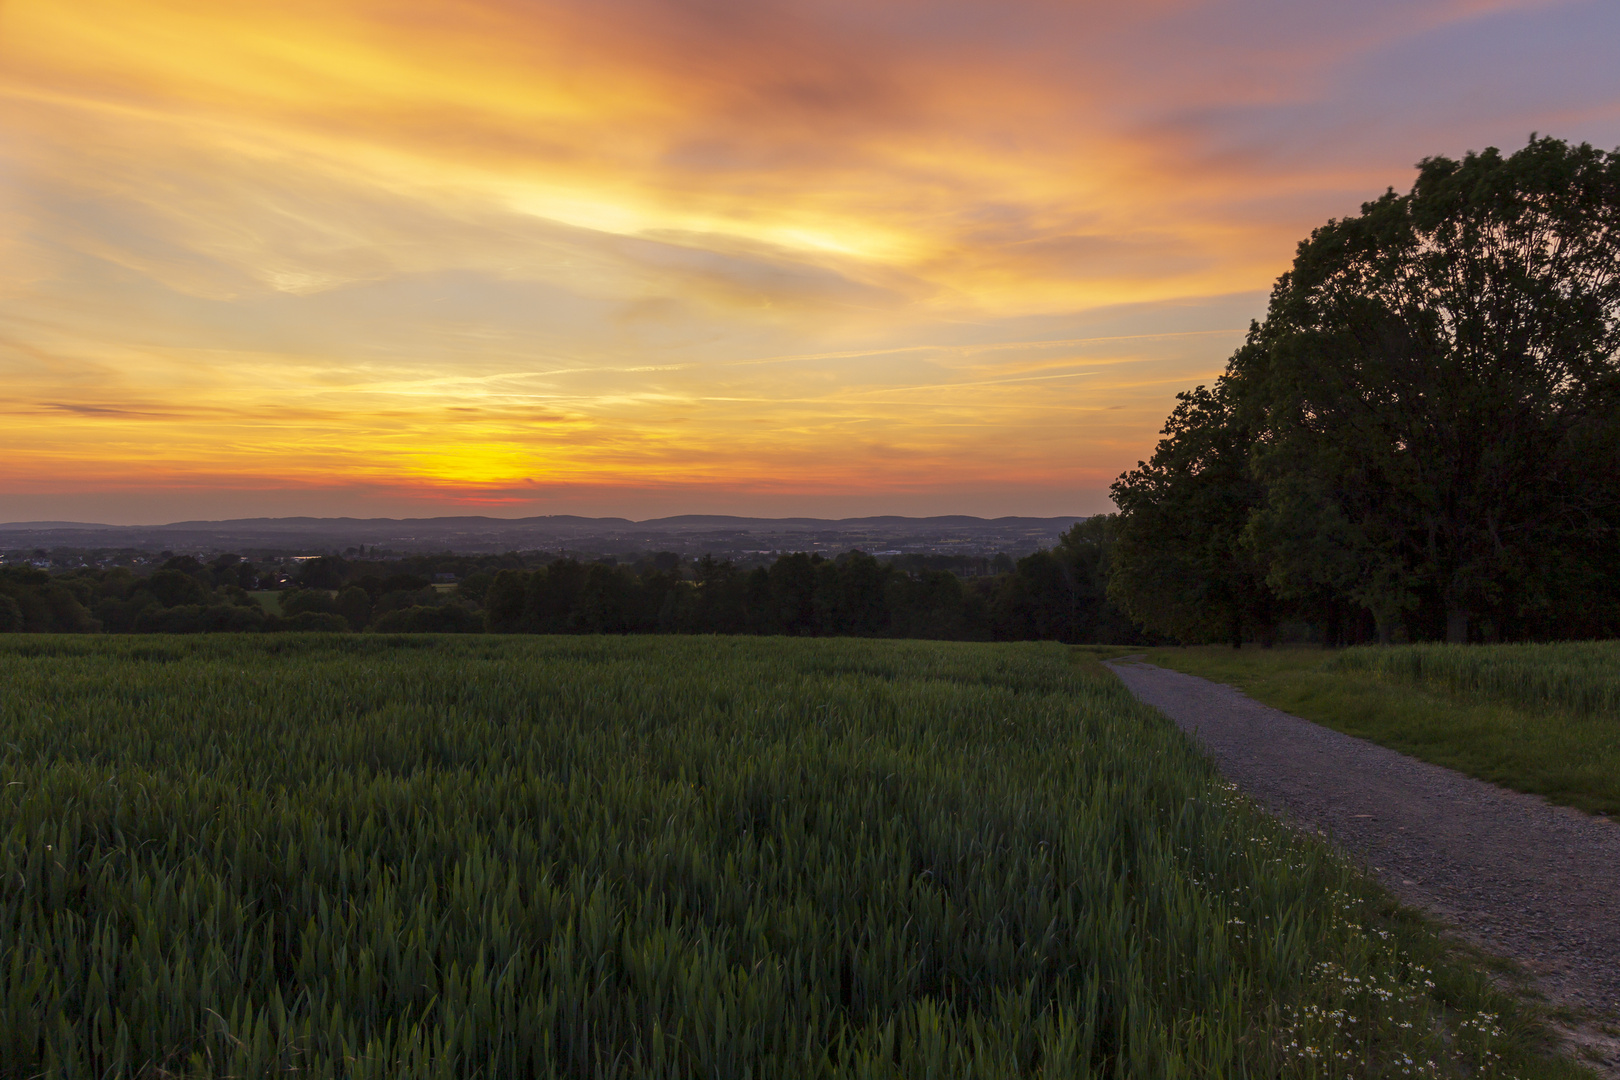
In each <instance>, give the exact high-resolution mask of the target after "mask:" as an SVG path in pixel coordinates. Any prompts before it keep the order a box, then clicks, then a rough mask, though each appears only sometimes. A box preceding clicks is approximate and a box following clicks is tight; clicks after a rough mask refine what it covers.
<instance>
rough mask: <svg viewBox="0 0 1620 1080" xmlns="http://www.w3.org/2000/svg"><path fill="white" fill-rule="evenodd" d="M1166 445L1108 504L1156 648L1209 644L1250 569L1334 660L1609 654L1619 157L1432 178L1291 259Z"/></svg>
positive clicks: (1137, 609)
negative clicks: (1388, 646) (1362, 624)
mask: <svg viewBox="0 0 1620 1080" xmlns="http://www.w3.org/2000/svg"><path fill="white" fill-rule="evenodd" d="M1165 436H1166V438H1165V440H1164V441H1163V442H1161V443H1160V446H1159V451H1158V453H1156V454H1155V458H1154V461H1153V462H1152V463H1149V464H1147V465H1144V466H1142V467H1141V468H1139V469H1138V470H1137V471H1135V472H1133V473H1130V474H1128V475H1126V476H1124V477H1122V478H1121V479H1120V481H1119V482H1118V483H1117V484H1116V485H1115V489H1114V490H1115V498H1116V501H1117V502H1118V503H1119V505H1120V508H1121V510H1122V512H1124V515H1125V519H1126V520H1125V523H1124V526H1123V528H1122V535H1121V540H1120V547H1121V552H1122V557H1121V559H1120V560H1119V562H1118V564H1117V565H1118V566H1119V567H1120V570H1119V572H1118V574H1117V584H1116V588H1115V595H1116V597H1117V598H1118V599H1119V600H1120V602H1121V603H1122V604H1123V605H1124V606H1126V607H1127V608H1129V609H1130V610H1132V612H1133V614H1135V616H1136V617H1137V618H1138V619H1139V620H1141V621H1142V622H1143V623H1144V624H1146V625H1149V626H1153V627H1157V628H1159V629H1163V630H1166V631H1167V632H1170V633H1176V634H1178V635H1179V636H1182V637H1184V638H1188V639H1190V640H1198V639H1200V638H1201V639H1203V640H1209V639H1210V638H1212V637H1213V634H1211V633H1208V632H1204V633H1198V625H1197V624H1198V620H1199V619H1200V618H1201V617H1203V614H1204V613H1205V612H1208V611H1211V610H1212V609H1214V608H1223V607H1226V608H1229V607H1230V605H1223V603H1222V600H1223V594H1224V593H1225V592H1226V591H1229V590H1230V589H1231V587H1232V583H1233V581H1234V574H1233V565H1234V564H1236V565H1237V566H1238V567H1239V569H1242V564H1243V563H1244V561H1245V559H1247V560H1250V561H1252V563H1253V565H1254V566H1255V567H1257V568H1258V572H1259V574H1260V575H1261V576H1262V577H1263V579H1264V581H1263V584H1264V586H1265V587H1266V588H1267V589H1269V590H1270V591H1271V592H1272V593H1274V594H1275V597H1276V598H1277V599H1280V600H1282V601H1285V602H1286V603H1287V604H1288V605H1289V606H1291V608H1292V609H1293V610H1294V611H1295V612H1296V613H1297V614H1300V615H1304V616H1306V617H1310V618H1313V619H1315V620H1317V621H1318V622H1320V623H1322V624H1324V625H1326V626H1330V627H1331V628H1332V629H1333V633H1332V634H1331V635H1329V636H1331V637H1337V638H1344V637H1349V638H1351V639H1354V638H1355V637H1356V636H1357V634H1356V632H1355V631H1353V630H1347V628H1348V627H1353V625H1354V624H1355V622H1356V620H1357V619H1359V618H1360V617H1361V614H1362V613H1364V614H1365V616H1366V618H1367V619H1369V620H1370V621H1371V623H1372V624H1373V625H1374V626H1375V627H1376V628H1377V633H1378V635H1379V637H1380V639H1381V640H1384V641H1389V640H1391V639H1393V638H1395V637H1396V636H1398V635H1401V634H1404V635H1405V636H1407V637H1408V638H1410V639H1413V640H1419V639H1434V638H1444V639H1446V640H1450V641H1458V642H1460V641H1466V640H1478V639H1480V638H1482V637H1493V636H1494V637H1506V638H1522V637H1535V638H1549V637H1578V636H1600V635H1612V634H1614V633H1616V632H1620V573H1617V571H1616V569H1615V568H1616V566H1617V564H1620V560H1617V558H1616V556H1617V555H1620V484H1617V483H1616V479H1615V478H1616V477H1617V476H1620V153H1615V154H1606V153H1603V152H1600V151H1597V150H1594V149H1593V148H1592V147H1590V146H1587V145H1584V144H1583V145H1580V146H1570V145H1568V144H1566V143H1563V142H1560V141H1558V140H1555V139H1532V140H1531V141H1530V143H1529V145H1527V146H1526V147H1524V148H1523V149H1522V150H1520V151H1518V152H1517V153H1515V154H1512V155H1511V156H1506V157H1504V156H1503V155H1502V154H1501V153H1499V152H1498V151H1496V150H1494V149H1491V150H1487V151H1485V152H1484V153H1481V154H1469V155H1468V156H1467V157H1466V158H1464V159H1463V160H1462V161H1460V162H1459V161H1453V160H1450V159H1446V158H1431V159H1429V160H1426V161H1424V162H1423V163H1422V164H1421V165H1420V166H1419V174H1418V178H1417V181H1416V182H1415V184H1414V185H1413V188H1412V190H1411V191H1410V192H1409V193H1407V194H1405V195H1397V194H1395V193H1394V192H1393V191H1391V192H1389V193H1388V194H1386V195H1385V196H1384V197H1382V198H1381V199H1378V200H1376V201H1374V202H1370V203H1367V204H1365V205H1364V206H1363V207H1362V210H1361V213H1360V214H1359V215H1357V216H1354V217H1350V218H1346V219H1344V220H1342V221H1330V222H1329V223H1328V224H1327V225H1325V226H1323V227H1322V228H1320V229H1317V230H1316V231H1315V232H1313V233H1312V234H1311V237H1310V238H1309V239H1308V240H1306V241H1305V242H1304V243H1302V244H1301V245H1300V247H1299V251H1298V254H1297V255H1296V257H1295V259H1294V263H1293V267H1292V269H1291V270H1290V271H1289V272H1288V273H1287V274H1285V275H1283V277H1282V278H1281V279H1279V281H1278V283H1277V286H1276V288H1275V289H1274V291H1273V293H1272V297H1271V302H1270V306H1269V309H1268V312H1267V316H1266V321H1265V323H1264V325H1262V326H1256V327H1254V328H1253V329H1252V331H1251V333H1250V335H1249V339H1248V341H1247V342H1246V343H1245V345H1244V346H1243V348H1241V349H1239V350H1238V352H1237V353H1236V354H1235V355H1234V356H1233V358H1232V360H1231V362H1230V363H1229V365H1228V367H1227V372H1226V375H1225V376H1224V377H1223V378H1222V380H1221V382H1220V384H1219V385H1218V387H1217V388H1216V389H1215V390H1213V391H1206V390H1204V389H1203V388H1200V389H1199V390H1197V391H1194V392H1193V394H1191V395H1183V396H1182V404H1181V405H1180V406H1178V408H1177V410H1176V413H1175V414H1174V415H1173V416H1172V417H1171V420H1170V423H1169V424H1168V425H1167V426H1166V429H1165ZM1211 504H1214V506H1213V509H1212V508H1211ZM1211 549H1213V554H1212V553H1211ZM1227 558H1230V560H1231V562H1230V563H1229V562H1227V561H1223V560H1226V559H1227ZM1160 570H1162V571H1166V572H1169V573H1171V574H1173V575H1176V578H1175V580H1174V581H1173V582H1172V583H1171V584H1169V585H1166V584H1165V582H1164V580H1163V578H1162V577H1160V576H1159V574H1158V573H1156V571H1160ZM1211 597H1213V598H1214V601H1213V602H1212V600H1211ZM1276 610H1279V611H1280V610H1281V609H1280V608H1277V609H1276Z"/></svg>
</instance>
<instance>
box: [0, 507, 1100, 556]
mask: <svg viewBox="0 0 1620 1080" xmlns="http://www.w3.org/2000/svg"><path fill="white" fill-rule="evenodd" d="M1081 520H1084V519H1083V518H1082V517H1053V518H1036V517H1001V518H978V517H970V516H967V515H961V514H951V515H945V516H940V517H922V518H911V517H899V516H895V515H882V516H876V517H861V518H837V519H832V518H809V517H792V518H755V517H735V516H729V515H723V514H680V515H676V516H674V517H665V518H653V519H650V520H647V521H631V520H630V519H628V518H618V517H608V518H589V517H579V516H577V515H573V514H555V515H546V516H541V517H526V518H493V517H478V516H457V517H433V518H348V517H339V518H314V517H288V518H238V519H233V520H228V521H177V522H173V523H171V524H168V525H99V524H94V523H87V522H72V521H23V522H11V523H6V524H0V548H5V549H11V550H16V549H21V548H60V547H69V548H91V549H107V548H133V549H140V550H151V551H159V550H172V551H188V552H207V551H226V550H237V549H240V550H243V551H250V550H251V551H280V552H288V551H293V550H299V551H308V552H324V551H339V552H341V551H345V550H347V549H349V548H353V547H358V546H361V545H364V546H365V547H367V548H374V547H377V548H382V549H384V550H391V551H399V552H410V551H444V550H452V551H462V552H486V551H513V550H517V551H528V550H545V549H551V548H561V549H566V550H569V551H577V552H582V553H601V554H614V553H620V554H630V553H636V552H645V551H658V550H666V549H667V550H671V551H678V552H685V553H700V552H704V551H708V552H713V553H714V554H716V555H725V554H730V553H734V552H758V551H778V550H791V551H812V550H827V551H832V550H838V551H844V550H848V549H849V548H852V547H861V548H864V549H867V550H874V549H878V548H882V549H885V550H894V551H904V552H951V553H960V554H988V553H993V552H999V551H1005V552H1008V553H1009V554H1027V553H1028V552H1030V551H1034V550H1035V549H1036V548H1040V547H1050V546H1051V545H1052V544H1054V543H1056V542H1057V538H1058V537H1059V536H1060V535H1061V534H1062V533H1063V531H1064V530H1066V529H1068V528H1069V527H1070V526H1071V525H1073V524H1074V523H1075V522H1077V521H1081Z"/></svg>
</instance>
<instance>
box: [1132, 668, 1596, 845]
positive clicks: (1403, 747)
mask: <svg viewBox="0 0 1620 1080" xmlns="http://www.w3.org/2000/svg"><path fill="white" fill-rule="evenodd" d="M1146 658H1147V660H1148V661H1149V662H1150V663H1154V664H1159V665H1162V666H1164V667H1169V668H1175V669H1176V670H1178V671H1185V672H1188V673H1189V674H1193V675H1202V676H1204V677H1205V678H1210V679H1215V680H1217V681H1220V682H1225V683H1229V684H1231V685H1233V686H1237V687H1239V688H1241V689H1242V690H1244V691H1245V692H1246V693H1248V694H1250V695H1251V696H1253V697H1255V698H1257V699H1258V700H1260V701H1263V702H1265V703H1266V704H1268V705H1272V706H1274V707H1276V708H1279V709H1283V710H1285V711H1287V712H1291V713H1293V714H1295V715H1297V716H1303V717H1305V718H1306V719H1308V720H1314V721H1316V722H1317V723H1320V724H1324V725H1326V726H1328V727H1331V728H1334V729H1336V730H1338V731H1343V732H1345V733H1346V734H1350V735H1356V736H1359V737H1360V738H1364V739H1369V740H1371V741H1373V742H1376V743H1380V744H1382V745H1384V746H1388V747H1391V748H1393V749H1396V750H1400V751H1402V752H1404V753H1407V754H1411V755H1412V756H1413V757H1418V758H1422V759H1423V760H1425V761H1432V762H1434V763H1435V764H1437V765H1445V766H1448V767H1450V768H1453V769H1457V770H1459V771H1461V772H1465V773H1468V774H1469V775H1471V776H1477V777H1479V778H1481V779H1483V780H1489V781H1491V782H1493V783H1497V784H1501V785H1503V786H1505V787H1510V788H1514V789H1516V790H1519V791H1527V792H1531V793H1533V794H1537V795H1544V796H1546V797H1547V798H1549V799H1551V800H1553V801H1554V802H1558V803H1563V804H1565V805H1568V806H1575V807H1579V808H1580V809H1582V810H1588V811H1594V812H1599V813H1605V814H1620V642H1599V643H1569V644H1557V645H1488V646H1482V645H1402V646H1394V647H1385V648H1378V647H1362V648H1355V649H1345V650H1343V651H1340V652H1327V651H1324V650H1321V649H1242V650H1233V649H1230V648H1223V647H1218V646H1205V647H1201V648H1191V649H1153V650H1148V651H1147V654H1146Z"/></svg>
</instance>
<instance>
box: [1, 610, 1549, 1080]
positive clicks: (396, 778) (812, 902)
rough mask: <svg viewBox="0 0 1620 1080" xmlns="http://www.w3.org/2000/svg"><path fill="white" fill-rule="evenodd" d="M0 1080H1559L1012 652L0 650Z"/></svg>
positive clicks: (1469, 979)
mask: <svg viewBox="0 0 1620 1080" xmlns="http://www.w3.org/2000/svg"><path fill="white" fill-rule="evenodd" d="M0 784H3V786H0V1075H4V1076H6V1077H27V1076H48V1077H86V1078H88V1077H97V1078H100V1077H122V1076H130V1077H135V1076H153V1077H156V1076H217V1077H222V1076H239V1077H251V1076H265V1075H277V1074H282V1073H285V1074H289V1075H292V1074H296V1075H298V1076H300V1077H303V1076H309V1077H487V1078H497V1077H553V1076H556V1077H581V1078H585V1077H591V1078H595V1077H603V1078H610V1077H669V1078H675V1077H712V1078H733V1077H736V1078H742V1077H755V1078H761V1080H766V1078H777V1077H986V1078H988V1077H1049V1078H1056V1077H1088V1076H1109V1077H1144V1078H1146V1077H1155V1078H1159V1077H1225V1076H1300V1077H1334V1076H1499V1075H1500V1076H1505V1075H1518V1076H1574V1075H1579V1074H1578V1073H1576V1072H1575V1071H1574V1069H1573V1067H1572V1066H1569V1065H1567V1064H1564V1063H1563V1062H1561V1061H1559V1060H1556V1059H1552V1058H1549V1057H1546V1056H1544V1055H1543V1052H1542V1048H1541V1047H1542V1044H1541V1041H1540V1040H1541V1039H1542V1036H1541V1035H1540V1034H1539V1032H1540V1029H1539V1028H1538V1027H1537V1026H1536V1025H1537V1021H1536V1020H1535V1018H1534V1017H1533V1016H1532V1015H1530V1014H1529V1013H1528V1012H1526V1011H1525V1010H1524V1009H1523V1008H1521V1007H1520V1006H1519V1005H1518V1004H1516V1002H1515V1000H1514V999H1511V998H1509V997H1506V996H1504V995H1503V994H1502V993H1500V992H1499V991H1497V990H1495V989H1493V986H1492V984H1491V982H1490V981H1489V980H1487V979H1486V978H1485V977H1484V976H1483V975H1482V974H1481V973H1480V972H1479V971H1478V970H1477V969H1475V968H1473V967H1470V966H1469V965H1468V964H1467V963H1465V962H1464V961H1462V960H1460V959H1458V958H1457V957H1456V956H1455V954H1454V953H1452V952H1451V951H1449V950H1448V949H1447V948H1446V947H1445V946H1444V945H1443V944H1442V943H1441V942H1440V941H1439V939H1438V938H1437V937H1436V936H1435V933H1434V932H1433V930H1432V929H1431V928H1429V927H1428V926H1427V925H1425V924H1423V923H1421V922H1420V921H1418V920H1416V918H1415V917H1413V916H1411V915H1409V914H1408V913H1404V912H1402V911H1400V910H1399V909H1397V908H1396V907H1395V906H1394V905H1393V904H1392V903H1391V902H1390V901H1389V899H1388V898H1387V897H1386V896H1384V895H1383V894H1382V893H1380V892H1379V891H1378V890H1377V888H1376V887H1375V886H1373V885H1371V884H1370V883H1368V882H1366V881H1365V880H1363V879H1361V878H1359V877H1357V876H1356V874H1355V873H1354V872H1353V871H1352V870H1351V869H1350V868H1349V867H1348V866H1347V865H1346V864H1344V863H1343V862H1341V861H1339V860H1338V859H1337V858H1335V857H1334V856H1333V855H1332V854H1331V853H1330V852H1329V851H1328V849H1327V848H1326V847H1324V846H1322V845H1321V844H1320V843H1319V842H1318V841H1317V840H1315V839H1314V838H1307V837H1303V836H1300V835H1298V834H1296V833H1294V832H1292V831H1291V830H1289V829H1288V828H1286V827H1285V826H1283V825H1282V824H1280V823H1278V822H1276V821H1275V820H1273V819H1272V818H1270V817H1268V816H1266V815H1264V814H1262V813H1260V812H1258V811H1257V810H1255V809H1254V808H1252V807H1251V806H1250V805H1248V804H1247V802H1246V801H1244V800H1243V799H1241V798H1240V797H1239V796H1238V795H1236V794H1235V793H1234V792H1233V791H1232V790H1231V789H1230V788H1228V787H1227V786H1226V785H1225V784H1223V783H1222V782H1221V780H1220V778H1219V777H1218V776H1217V775H1216V774H1215V772H1214V771H1213V769H1212V768H1211V766H1210V765H1209V764H1208V763H1207V762H1206V761H1205V760H1204V759H1203V758H1202V757H1200V756H1199V754H1198V753H1197V752H1196V750H1195V749H1194V748H1193V746H1192V744H1191V743H1190V742H1189V741H1188V740H1186V739H1185V738H1184V737H1183V736H1182V735H1181V734H1180V733H1179V732H1178V731H1176V730H1175V729H1174V727H1173V726H1172V725H1171V724H1169V722H1168V721H1166V720H1164V719H1163V718H1162V717H1161V716H1159V715H1158V714H1157V713H1155V712H1153V711H1152V710H1149V709H1146V708H1145V707H1142V706H1140V705H1138V704H1137V703H1136V702H1135V701H1134V700H1133V699H1131V698H1130V696H1129V695H1128V693H1127V692H1126V691H1125V690H1124V688H1123V687H1122V686H1121V685H1120V684H1119V683H1118V682H1117V681H1116V680H1114V679H1113V677H1112V676H1111V675H1109V674H1108V673H1107V672H1106V670H1104V669H1103V668H1101V667H1100V666H1099V665H1098V664H1097V663H1096V662H1095V661H1094V660H1092V659H1089V658H1087V657H1084V656H1081V655H1079V654H1078V653H1077V652H1076V651H1075V650H1072V649H1068V648H1065V647H1063V646H1059V645H1053V644H1020V645H978V644H955V643H936V642H928V643H924V642H895V641H870V640H863V641H857V640H788V639H761V638H692V637H683V638H646V637H642V638H558V637H551V638H514V637H502V638H493V637H473V636H457V637H445V638H438V637H433V636H431V635H411V636H408V637H407V636H402V637H397V638H390V637H385V636H376V635H371V636H366V637H359V636H355V637H349V636H340V635H308V636H298V635H289V636H278V637H275V638H266V637H265V636H242V637H235V636H231V635H211V636H196V637H186V638H179V637H175V638H165V637H118V638H86V637H82V636H81V637H40V636H23V635H8V636H7V637H6V638H4V639H0Z"/></svg>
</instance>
